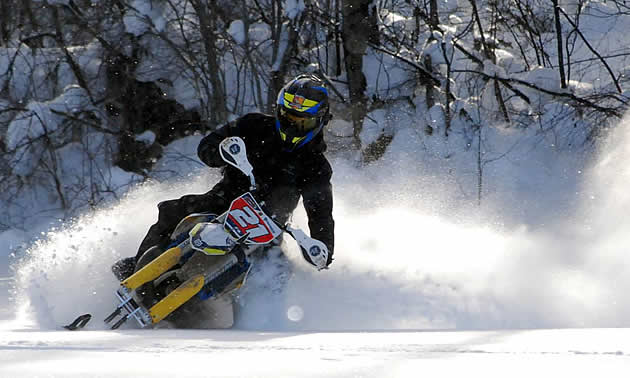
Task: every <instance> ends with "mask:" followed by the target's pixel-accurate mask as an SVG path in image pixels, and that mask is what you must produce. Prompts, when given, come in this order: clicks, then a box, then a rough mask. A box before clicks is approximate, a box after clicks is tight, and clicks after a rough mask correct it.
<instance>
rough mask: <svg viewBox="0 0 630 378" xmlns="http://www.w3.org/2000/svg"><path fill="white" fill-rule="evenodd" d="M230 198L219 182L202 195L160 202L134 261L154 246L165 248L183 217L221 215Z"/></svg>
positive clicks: (191, 195)
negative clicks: (207, 214)
mask: <svg viewBox="0 0 630 378" xmlns="http://www.w3.org/2000/svg"><path fill="white" fill-rule="evenodd" d="M226 198H231V196H230V195H229V193H226V192H225V190H224V185H223V183H222V182H219V183H218V184H217V185H216V186H215V187H214V188H212V190H210V191H209V192H207V193H204V194H188V195H185V196H183V197H181V198H178V199H173V200H168V201H163V202H160V203H159V204H158V205H157V207H158V211H159V213H158V219H157V222H155V224H154V225H153V226H151V228H149V231H148V232H147V234H146V236H145V237H144V239H143V240H142V243H140V247H139V248H138V253H137V255H136V261H138V259H139V258H140V256H142V254H143V253H144V252H145V251H146V250H147V249H149V248H150V247H152V246H154V245H160V246H163V247H165V246H166V245H165V244H168V241H169V236H170V235H171V233H172V232H173V230H174V229H175V227H176V226H177V224H178V223H179V221H181V220H182V219H183V218H184V217H185V216H187V215H189V214H192V213H214V214H221V213H223V212H224V211H226V210H227V209H228V207H229V206H230V202H231V199H226Z"/></svg>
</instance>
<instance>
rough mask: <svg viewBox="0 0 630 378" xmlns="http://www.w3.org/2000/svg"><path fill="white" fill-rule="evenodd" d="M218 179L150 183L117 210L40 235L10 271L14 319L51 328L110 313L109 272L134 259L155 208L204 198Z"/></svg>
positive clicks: (112, 283)
mask: <svg viewBox="0 0 630 378" xmlns="http://www.w3.org/2000/svg"><path fill="white" fill-rule="evenodd" d="M217 179H218V176H217V175H216V172H214V171H211V172H210V173H208V174H206V175H203V176H200V177H197V178H193V179H192V180H189V181H186V182H182V183H170V184H156V183H149V184H146V185H145V186H142V187H138V188H136V189H135V190H132V191H131V192H130V193H129V194H128V195H127V196H126V197H125V198H123V199H122V200H121V201H120V203H118V204H117V205H116V206H113V207H110V208H106V209H102V210H100V211H97V212H95V213H94V214H91V215H85V216H83V217H80V218H78V219H76V220H75V221H74V222H73V223H72V224H67V225H65V226H63V227H61V228H59V229H53V230H50V231H49V232H47V233H42V238H41V239H40V241H38V242H36V243H34V244H33V245H32V246H31V247H30V248H29V249H28V250H27V251H26V253H25V256H24V257H23V258H22V259H21V260H20V261H19V262H18V263H17V264H16V266H15V267H14V268H15V271H16V277H15V282H16V283H15V285H16V287H15V296H16V298H15V301H16V304H17V307H18V309H17V310H18V319H19V320H20V321H22V322H25V323H33V325H34V326H35V327H40V328H54V327H58V326H60V325H61V324H66V323H67V322H68V321H70V320H72V319H71V318H73V317H75V316H77V315H78V314H80V313H86V312H91V313H93V314H94V315H95V316H96V317H97V318H100V317H101V315H103V314H106V313H107V312H111V311H112V310H113V306H114V305H115V297H114V290H115V289H116V287H117V281H116V279H115V278H114V276H113V275H112V273H111V271H110V266H111V265H112V263H113V262H115V261H116V260H118V259H119V258H121V257H128V256H133V255H135V253H136V250H137V248H138V245H139V244H140V241H141V240H142V238H143V237H144V235H145V233H146V231H147V230H148V228H149V226H150V225H151V224H152V223H154V222H155V219H156V218H157V208H156V204H157V203H158V202H160V201H163V200H167V199H172V198H176V197H179V196H182V195H184V194H188V193H203V192H205V191H207V187H208V183H209V182H210V183H213V182H216V181H217ZM94 323H95V324H96V327H100V323H99V322H94Z"/></svg>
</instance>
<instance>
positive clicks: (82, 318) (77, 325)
mask: <svg viewBox="0 0 630 378" xmlns="http://www.w3.org/2000/svg"><path fill="white" fill-rule="evenodd" d="M90 319H92V315H90V314H83V315H79V316H78V317H77V318H76V319H74V321H73V322H72V323H70V324H68V325H65V326H63V328H65V329H67V330H69V331H75V330H77V329H81V328H83V327H85V325H86V324H87V323H88V322H89V321H90Z"/></svg>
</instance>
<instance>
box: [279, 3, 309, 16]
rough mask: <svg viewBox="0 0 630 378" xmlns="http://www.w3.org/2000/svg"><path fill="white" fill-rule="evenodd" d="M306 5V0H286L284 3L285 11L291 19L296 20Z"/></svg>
mask: <svg viewBox="0 0 630 378" xmlns="http://www.w3.org/2000/svg"><path fill="white" fill-rule="evenodd" d="M305 8H306V6H305V5H304V0H286V2H285V4H284V13H285V14H286V15H287V17H289V19H291V20H295V19H296V18H297V17H299V16H300V15H301V14H302V12H304V9H305Z"/></svg>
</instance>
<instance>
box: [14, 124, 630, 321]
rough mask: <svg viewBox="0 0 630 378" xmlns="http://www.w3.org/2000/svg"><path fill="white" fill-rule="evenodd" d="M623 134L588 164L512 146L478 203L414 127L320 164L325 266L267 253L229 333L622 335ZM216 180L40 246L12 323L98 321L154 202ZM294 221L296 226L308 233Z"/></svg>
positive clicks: (626, 199) (157, 190) (288, 250)
mask: <svg viewBox="0 0 630 378" xmlns="http://www.w3.org/2000/svg"><path fill="white" fill-rule="evenodd" d="M629 123H630V122H629V121H627V120H626V121H624V123H623V124H622V125H621V126H620V127H618V128H617V131H616V132H615V133H614V134H613V135H611V137H610V138H609V139H608V140H607V142H606V143H604V144H602V146H601V150H600V153H599V156H598V157H597V159H595V163H594V164H592V166H590V167H584V164H583V162H582V158H581V157H580V158H576V157H575V156H582V155H583V152H582V153H580V154H576V155H573V154H572V153H567V156H564V155H562V154H558V155H557V156H555V158H553V157H550V156H549V154H550V153H551V152H550V150H551V149H553V148H552V144H550V143H545V142H544V140H542V141H541V142H540V143H539V144H538V145H535V144H532V143H526V145H527V146H529V147H528V148H524V149H523V151H522V155H519V149H518V148H517V147H513V148H512V150H511V154H510V158H503V159H498V160H496V161H494V162H493V163H492V164H489V165H488V167H487V172H486V174H487V175H488V177H486V180H487V181H486V183H485V185H486V186H485V190H486V192H484V193H485V197H484V201H483V202H482V206H477V204H476V201H474V197H473V200H471V199H470V198H469V196H466V195H462V193H463V192H466V190H468V189H467V187H469V186H470V185H469V183H468V182H467V181H466V177H465V176H463V175H459V176H457V177H454V176H451V175H450V174H449V173H448V172H449V169H450V168H449V167H448V166H445V165H444V164H442V165H440V164H438V163H437V162H438V161H442V162H443V161H444V160H445V159H443V158H439V159H438V158H435V159H433V160H432V158H431V154H428V153H426V150H427V149H430V148H432V146H431V145H429V144H428V143H424V145H423V144H422V143H420V142H419V141H418V140H417V139H415V138H420V137H419V136H418V135H417V133H416V134H414V133H413V132H412V131H411V128H410V129H409V130H406V131H400V132H398V133H397V134H396V135H395V137H394V140H393V141H392V144H391V146H390V148H389V151H388V153H386V154H385V156H384V157H383V159H382V160H380V161H378V162H375V163H373V164H371V165H369V166H367V167H364V168H361V169H359V168H356V167H355V166H354V165H353V164H352V163H351V162H350V161H349V160H347V159H345V158H333V159H332V163H333V166H334V169H335V175H334V178H333V180H334V182H333V184H334V190H335V210H334V216H335V220H336V248H335V261H334V263H333V265H332V266H331V269H329V270H326V271H321V272H316V271H314V270H313V269H312V267H310V266H309V265H307V264H306V263H305V262H304V261H303V260H302V258H301V256H300V253H299V251H298V250H297V247H296V246H295V243H294V242H293V241H292V240H291V239H290V238H288V237H287V238H285V240H284V242H283V249H284V250H285V255H286V258H283V257H282V256H281V255H280V253H279V252H278V250H277V249H274V250H272V252H271V253H270V255H269V256H268V257H267V258H263V259H261V260H260V261H257V262H256V264H255V266H254V269H253V271H252V272H251V275H250V277H249V279H248V282H247V284H246V285H245V287H244V288H243V290H242V291H241V292H240V295H239V297H238V300H237V303H238V306H237V320H236V327H237V328H241V329H260V330H370V329H372V330H373V329H382V330H394V329H444V328H457V329H499V328H537V327H581V326H584V327H600V326H601V327H618V326H625V327H627V326H630V323H629V322H630V321H629V320H628V319H630V300H628V298H627V296H626V295H625V288H626V287H628V285H630V278H629V277H630V275H629V274H628V272H629V264H630V257H629V256H630V255H629V254H628V253H627V252H628V251H627V245H628V242H629V241H630V240H628V238H629V237H628V233H627V230H628V229H629V228H630V221H628V220H627V218H626V216H627V214H628V212H629V210H630V209H629V207H630V194H628V192H627V187H628V179H629V175H630V170H629V168H628V161H629V160H630V149H629V147H628V146H630V132H628V127H624V126H625V125H627V124H629ZM500 134H501V133H496V134H491V135H489V136H488V141H487V142H488V144H492V145H493V147H494V148H495V149H496V150H499V149H500V148H499V147H500V142H501V140H503V139H506V138H507V137H506V135H505V134H506V133H504V134H501V135H500ZM508 134H509V133H508ZM451 135H455V134H451ZM508 136H509V135H508ZM502 138H503V139H502ZM506 140H508V141H509V140H510V139H509V138H507V139H506ZM529 142H531V141H529ZM505 143H506V144H508V145H512V146H513V143H512V142H510V143H507V142H505ZM532 146H536V147H532ZM440 156H442V155H440ZM466 156H468V155H465V154H462V153H461V151H460V152H459V153H455V154H452V156H451V157H450V159H449V161H450V163H451V164H456V165H457V166H458V167H459V169H460V171H461V170H462V169H464V168H465V167H466V165H465V162H466V159H468V160H470V159H469V157H468V158H467V157H466ZM541 162H547V163H546V164H547V165H545V166H542V167H541ZM574 176H575V177H574ZM571 177H574V178H571ZM216 179H218V174H217V173H216V172H214V171H213V173H211V175H210V178H209V177H208V176H200V177H198V178H195V179H193V180H191V181H190V182H189V183H187V184H147V185H145V186H143V187H140V188H138V189H136V190H134V191H133V192H132V193H130V194H129V195H128V197H127V198H125V199H123V200H122V201H121V203H120V204H118V205H116V206H115V207H112V208H109V209H104V210H101V211H99V212H97V213H96V214H94V215H92V216H86V217H84V218H81V219H79V220H78V221H77V222H76V224H74V225H71V226H68V227H66V228H64V229H60V230H56V231H51V232H50V233H48V234H47V235H44V238H43V239H42V241H41V242H39V243H37V244H36V245H34V246H32V247H31V248H30V250H29V251H28V254H27V256H26V257H25V258H24V259H23V260H22V261H21V262H20V263H19V264H18V266H16V268H17V274H16V290H17V298H18V299H19V300H20V301H21V307H20V308H21V310H22V312H21V313H22V314H23V315H29V316H30V317H32V318H33V319H34V320H35V322H36V326H37V327H41V328H49V327H54V326H58V325H59V324H63V323H66V322H68V321H69V320H70V319H72V318H73V317H74V316H76V315H78V314H79V313H83V312H92V313H93V314H94V315H95V316H96V318H100V317H102V315H104V314H106V313H107V312H109V311H111V309H112V308H113V306H114V305H115V299H114V296H113V291H114V289H115V287H116V282H115V279H114V278H113V276H112V275H111V273H110V271H109V267H110V265H111V263H112V262H113V261H115V260H116V259H117V258H119V257H120V256H128V255H131V254H133V253H134V251H135V248H136V247H137V245H138V244H139V242H140V239H141V238H142V236H143V235H144V233H145V232H146V229H147V227H148V226H149V225H150V224H151V223H152V222H153V221H154V219H155V215H156V210H155V204H156V203H157V202H159V201H161V200H164V199H167V198H175V197H178V196H180V195H182V194H184V193H190V192H194V193H199V192H202V191H204V190H206V188H207V187H208V185H209V184H210V183H212V182H214V181H216ZM471 180H474V178H471V179H470V180H469V181H471ZM298 209H299V210H298V211H297V212H296V214H295V216H294V219H293V220H294V222H295V223H296V224H297V225H298V226H301V227H305V226H306V217H305V214H304V211H303V210H302V209H301V207H299V208H298ZM131 326H132V325H129V326H127V327H131ZM90 327H92V328H99V327H102V324H101V323H100V322H94V323H93V324H92V325H90Z"/></svg>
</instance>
